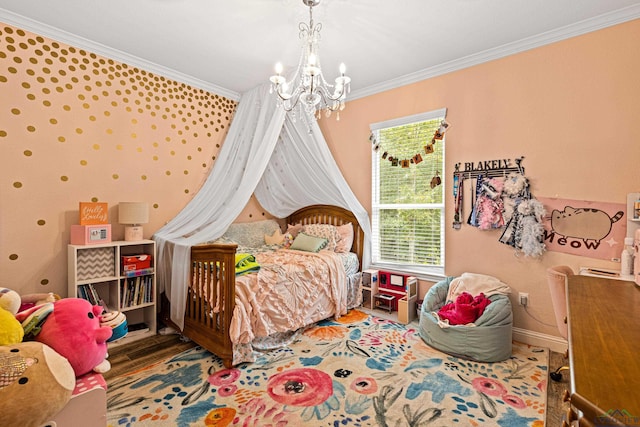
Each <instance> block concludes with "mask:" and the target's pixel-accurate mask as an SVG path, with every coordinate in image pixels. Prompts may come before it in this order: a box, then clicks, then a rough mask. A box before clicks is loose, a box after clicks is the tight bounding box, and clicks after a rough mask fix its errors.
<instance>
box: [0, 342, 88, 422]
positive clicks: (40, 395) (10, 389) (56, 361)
mask: <svg viewBox="0 0 640 427" xmlns="http://www.w3.org/2000/svg"><path fill="white" fill-rule="evenodd" d="M75 384H76V378H75V375H74V372H73V368H72V367H71V365H70V364H69V362H68V361H67V359H65V358H64V357H62V356H61V355H59V354H58V353H56V352H55V351H54V350H53V349H52V348H51V347H49V346H47V345H46V344H42V343H39V342H22V343H18V344H14V345H10V346H4V347H0V414H1V415H0V418H1V419H2V425H4V426H21V427H36V426H41V425H43V423H45V422H47V421H49V420H50V419H51V418H52V417H53V416H54V415H56V414H57V413H58V412H60V410H61V409H62V408H64V406H65V405H66V404H67V402H68V401H69V399H70V398H71V394H72V392H73V388H74V387H75Z"/></svg>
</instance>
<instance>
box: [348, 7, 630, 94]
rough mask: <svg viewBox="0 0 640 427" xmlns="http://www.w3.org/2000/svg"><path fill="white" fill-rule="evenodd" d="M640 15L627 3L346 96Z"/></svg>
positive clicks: (398, 84) (382, 88)
mask: <svg viewBox="0 0 640 427" xmlns="http://www.w3.org/2000/svg"><path fill="white" fill-rule="evenodd" d="M638 18H640V5H633V6H628V7H625V8H622V9H619V10H616V11H613V12H609V13H605V14H603V15H599V16H597V17H595V18H591V19H586V20H583V21H580V22H576V23H574V24H571V25H567V26H564V27H561V28H557V29H555V30H552V31H547V32H545V33H541V34H538V35H535V36H531V37H527V38H524V39H521V40H518V41H515V42H512V43H507V44H504V45H502V46H498V47H496V48H492V49H487V50H484V51H482V52H478V53H475V54H472V55H468V56H465V57H462V58H459V59H455V60H453V61H448V62H445V63H442V64H439V65H436V66H433V67H429V68H425V69H423V70H419V71H416V72H414V73H410V74H406V75H404V76H401V77H398V78H395V79H391V80H387V81H385V82H382V83H380V84H376V85H372V86H368V87H365V88H363V89H356V90H352V91H351V93H350V94H349V100H354V99H358V98H364V97H366V96H370V95H375V94H377V93H380V92H384V91H387V90H391V89H396V88H398V87H401V86H406V85H408V84H412V83H416V82H419V81H422V80H426V79H430V78H433V77H437V76H441V75H443V74H447V73H451V72H453V71H458V70H462V69H464V68H468V67H472V66H474V65H479V64H482V63H484V62H489V61H493V60H494V59H500V58H504V57H506V56H509V55H514V54H516V53H520V52H524V51H527V50H530V49H534V48H537V47H540V46H545V45H548V44H551V43H555V42H558V41H562V40H565V39H568V38H571V37H576V36H580V35H582V34H586V33H590V32H593V31H597V30H600V29H603V28H607V27H611V26H613V25H617V24H622V23H624V22H627V21H632V20H634V19H638Z"/></svg>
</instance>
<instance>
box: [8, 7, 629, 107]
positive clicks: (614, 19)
mask: <svg viewBox="0 0 640 427" xmlns="http://www.w3.org/2000/svg"><path fill="white" fill-rule="evenodd" d="M638 18H640V5H633V6H629V7H626V8H622V9H619V10H616V11H613V12H609V13H605V14H603V15H600V16H597V17H595V18H591V19H586V20H583V21H580V22H577V23H574V24H571V25H567V26H564V27H561V28H558V29H555V30H552V31H547V32H545V33H541V34H538V35H535V36H532V37H527V38H524V39H522V40H518V41H516V42H512V43H507V44H504V45H502V46H498V47H496V48H492V49H487V50H485V51H482V52H478V53H475V54H472V55H468V56H465V57H462V58H459V59H455V60H453V61H448V62H445V63H443V64H439V65H436V66H433V67H429V68H425V69H422V70H419V71H416V72H414V73H410V74H406V75H404V76H400V77H398V78H394V79H391V80H387V81H385V82H382V83H379V84H375V85H372V86H368V87H365V88H362V89H356V90H352V91H351V93H350V95H349V100H354V99H358V98H364V97H366V96H370V95H375V94H377V93H380V92H384V91H387V90H391V89H396V88H398V87H401V86H406V85H409V84H412V83H416V82H419V81H422V80H427V79H430V78H433V77H437V76H441V75H443V74H447V73H451V72H453V71H458V70H462V69H464V68H468V67H472V66H474V65H479V64H482V63H484V62H489V61H493V60H495V59H500V58H504V57H506V56H509V55H514V54H516V53H520V52H524V51H527V50H530V49H534V48H537V47H540V46H544V45H548V44H551V43H555V42H558V41H562V40H565V39H568V38H571V37H576V36H579V35H582V34H586V33H590V32H593V31H597V30H600V29H603V28H607V27H610V26H613V25H617V24H621V23H624V22H627V21H631V20H634V19H638ZM0 20H2V21H3V22H6V23H7V24H10V25H14V26H16V27H19V28H22V29H25V30H27V31H31V32H34V33H36V34H40V35H42V36H45V37H48V38H51V39H54V40H57V41H60V42H63V43H66V44H69V45H71V46H75V47H77V48H82V49H86V50H89V51H91V52H94V53H96V54H99V55H102V56H105V57H107V58H111V59H114V60H116V61H119V62H123V63H126V64H128V65H132V66H136V67H140V68H142V69H145V70H147V71H150V72H153V73H156V74H158V75H163V76H165V77H167V78H170V79H173V80H176V81H179V82H183V83H186V84H190V85H192V86H195V87H198V88H201V89H204V90H207V91H209V92H212V93H216V94H218V95H221V96H224V97H226V98H229V99H231V100H233V101H238V100H239V99H240V95H241V94H240V93H238V92H235V91H232V90H229V89H226V88H224V87H221V86H218V85H215V84H213V83H210V82H207V81H204V80H201V79H197V78H195V77H193V76H190V75H188V74H184V73H181V72H179V71H176V70H173V69H171V68H168V67H164V66H162V65H159V64H156V63H154V62H150V61H147V60H145V59H142V58H140V57H137V56H134V55H129V54H127V53H125V52H122V51H120V50H117V49H113V48H110V47H108V46H105V45H103V44H100V43H96V42H94V41H91V40H88V39H85V38H83V37H79V36H77V35H74V34H71V33H69V32H66V31H63V30H60V29H58V28H55V27H52V26H49V25H46V24H43V23H41V22H38V21H35V20H32V19H30V18H27V17H24V16H22V15H18V14H15V13H13V12H10V11H8V10H6V9H2V8H0Z"/></svg>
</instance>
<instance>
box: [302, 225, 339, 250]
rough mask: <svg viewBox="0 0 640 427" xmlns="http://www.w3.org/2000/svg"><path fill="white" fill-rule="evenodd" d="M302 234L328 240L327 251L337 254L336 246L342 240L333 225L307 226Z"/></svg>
mask: <svg viewBox="0 0 640 427" xmlns="http://www.w3.org/2000/svg"><path fill="white" fill-rule="evenodd" d="M302 232H304V233H306V234H308V235H309V236H315V237H322V238H325V239H327V247H326V248H325V249H326V250H328V251H332V252H335V250H336V245H337V244H338V242H339V241H340V238H341V237H340V233H338V230H337V229H336V226H335V225H331V224H307V225H305V226H304V227H303V229H302Z"/></svg>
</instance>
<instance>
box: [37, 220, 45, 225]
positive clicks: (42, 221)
mask: <svg viewBox="0 0 640 427" xmlns="http://www.w3.org/2000/svg"><path fill="white" fill-rule="evenodd" d="M46 223H47V222H46V221H45V220H44V219H39V220H38V223H37V224H38V225H45V224H46Z"/></svg>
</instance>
